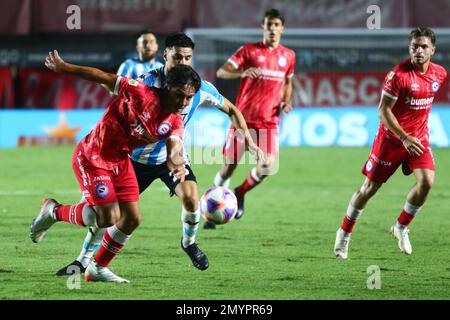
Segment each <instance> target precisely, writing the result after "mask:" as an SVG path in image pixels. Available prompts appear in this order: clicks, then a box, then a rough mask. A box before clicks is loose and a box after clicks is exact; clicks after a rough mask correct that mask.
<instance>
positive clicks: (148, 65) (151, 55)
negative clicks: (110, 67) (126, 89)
mask: <svg viewBox="0 0 450 320" xmlns="http://www.w3.org/2000/svg"><path fill="white" fill-rule="evenodd" d="M136 51H137V53H138V58H133V59H127V60H125V61H124V62H123V63H122V64H121V65H120V67H119V70H117V74H118V75H119V76H123V77H128V78H133V79H137V78H138V77H139V76H140V75H141V74H144V73H146V72H149V71H151V70H154V69H158V68H161V67H162V66H164V64H162V63H161V62H159V61H157V60H156V55H157V54H158V42H157V41H156V37H155V35H154V34H153V33H151V32H147V31H146V32H143V33H141V34H140V35H139V38H138V39H137V43H136Z"/></svg>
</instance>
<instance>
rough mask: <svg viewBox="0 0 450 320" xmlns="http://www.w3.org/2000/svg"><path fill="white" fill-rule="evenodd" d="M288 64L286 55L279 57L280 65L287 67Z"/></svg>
mask: <svg viewBox="0 0 450 320" xmlns="http://www.w3.org/2000/svg"><path fill="white" fill-rule="evenodd" d="M286 64H287V60H286V57H283V56H281V57H279V58H278V65H279V66H280V67H286Z"/></svg>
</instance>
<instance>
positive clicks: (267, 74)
mask: <svg viewBox="0 0 450 320" xmlns="http://www.w3.org/2000/svg"><path fill="white" fill-rule="evenodd" d="M260 70H261V75H262V77H263V79H267V80H283V79H284V77H285V75H286V72H284V71H276V70H269V69H260Z"/></svg>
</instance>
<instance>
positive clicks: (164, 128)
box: [158, 122, 172, 136]
mask: <svg viewBox="0 0 450 320" xmlns="http://www.w3.org/2000/svg"><path fill="white" fill-rule="evenodd" d="M170 129H172V126H171V125H170V124H168V123H167V122H163V123H161V124H160V125H159V127H158V133H159V134H160V135H162V136H164V135H166V134H168V133H169V131H170Z"/></svg>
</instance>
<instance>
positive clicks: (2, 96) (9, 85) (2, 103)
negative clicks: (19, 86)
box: [0, 68, 15, 109]
mask: <svg viewBox="0 0 450 320" xmlns="http://www.w3.org/2000/svg"><path fill="white" fill-rule="evenodd" d="M5 108H15V104H14V81H13V76H12V70H11V68H0V109H5Z"/></svg>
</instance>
